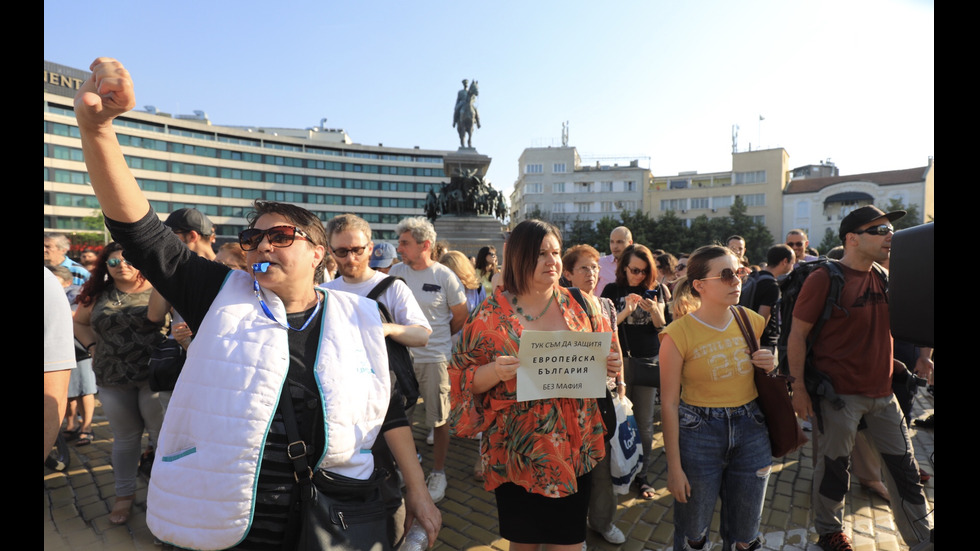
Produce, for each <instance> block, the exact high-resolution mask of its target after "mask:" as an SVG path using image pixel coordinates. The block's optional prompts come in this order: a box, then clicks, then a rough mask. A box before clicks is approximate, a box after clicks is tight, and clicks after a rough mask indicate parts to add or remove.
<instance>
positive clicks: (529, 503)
mask: <svg viewBox="0 0 980 551" xmlns="http://www.w3.org/2000/svg"><path fill="white" fill-rule="evenodd" d="M591 488H592V473H591V472H590V473H586V474H584V475H582V476H580V477H578V492H576V493H574V494H572V495H570V496H565V497H559V498H553V497H545V496H543V495H541V494H535V493H531V492H528V491H527V490H525V489H524V488H522V487H521V486H518V485H517V484H514V483H512V482H507V483H504V484H501V485H500V486H497V488H496V489H495V490H494V494H496V496H497V518H498V519H499V521H500V535H501V536H502V537H504V538H506V539H507V540H509V541H512V542H515V543H551V544H561V545H568V544H573V543H581V542H583V541H585V535H586V534H585V517H586V515H587V514H588V511H589V494H590V493H591Z"/></svg>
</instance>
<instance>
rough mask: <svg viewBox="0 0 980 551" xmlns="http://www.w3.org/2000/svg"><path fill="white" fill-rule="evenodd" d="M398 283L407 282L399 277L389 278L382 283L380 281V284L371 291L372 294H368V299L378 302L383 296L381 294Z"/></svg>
mask: <svg viewBox="0 0 980 551" xmlns="http://www.w3.org/2000/svg"><path fill="white" fill-rule="evenodd" d="M396 281H405V280H404V279H402V278H400V277H398V276H388V277H386V278H384V279H382V280H381V281H379V282H378V284H377V285H375V286H374V288H373V289H371V292H369V293H368V294H367V298H369V299H371V300H373V301H377V300H378V297H380V296H381V293H383V292H385V291H387V290H388V287H391V286H392V285H394V283H395V282H396Z"/></svg>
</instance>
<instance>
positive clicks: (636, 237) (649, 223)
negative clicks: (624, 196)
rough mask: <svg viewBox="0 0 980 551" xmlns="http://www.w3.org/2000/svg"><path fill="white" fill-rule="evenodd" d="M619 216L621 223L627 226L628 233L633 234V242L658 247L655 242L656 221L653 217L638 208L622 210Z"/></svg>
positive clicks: (653, 247) (652, 247)
mask: <svg viewBox="0 0 980 551" xmlns="http://www.w3.org/2000/svg"><path fill="white" fill-rule="evenodd" d="M621 217H622V220H623V223H622V225H623V226H626V227H627V228H629V230H630V233H632V234H633V242H634V243H639V244H641V245H646V246H647V247H650V248H651V249H655V248H659V247H660V246H659V245H657V244H656V237H657V222H656V221H655V220H654V219H653V218H650V216H649V215H648V214H647V213H645V212H643V211H641V210H639V209H637V210H635V211H632V212H630V211H628V210H624V211H623V214H622V215H621ZM651 244H653V246H651Z"/></svg>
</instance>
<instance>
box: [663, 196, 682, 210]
mask: <svg viewBox="0 0 980 551" xmlns="http://www.w3.org/2000/svg"><path fill="white" fill-rule="evenodd" d="M660 210H661V211H668V210H672V211H679V210H687V199H661V200H660Z"/></svg>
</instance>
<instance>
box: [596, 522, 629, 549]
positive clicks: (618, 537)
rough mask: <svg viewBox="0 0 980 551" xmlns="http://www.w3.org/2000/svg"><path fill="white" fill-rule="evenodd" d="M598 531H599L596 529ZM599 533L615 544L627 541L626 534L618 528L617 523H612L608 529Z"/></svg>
mask: <svg viewBox="0 0 980 551" xmlns="http://www.w3.org/2000/svg"><path fill="white" fill-rule="evenodd" d="M593 529H594V528H593ZM596 532H599V531H598V530H596ZM599 533H600V534H602V539H604V540H606V541H608V542H609V543H611V544H613V545H620V544H623V543H626V535H625V534H623V531H622V530H620V529H619V528H617V527H616V525H615V524H610V525H609V529H608V530H606V531H605V532H599Z"/></svg>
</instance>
